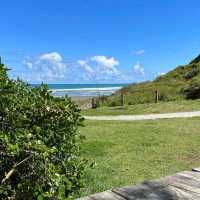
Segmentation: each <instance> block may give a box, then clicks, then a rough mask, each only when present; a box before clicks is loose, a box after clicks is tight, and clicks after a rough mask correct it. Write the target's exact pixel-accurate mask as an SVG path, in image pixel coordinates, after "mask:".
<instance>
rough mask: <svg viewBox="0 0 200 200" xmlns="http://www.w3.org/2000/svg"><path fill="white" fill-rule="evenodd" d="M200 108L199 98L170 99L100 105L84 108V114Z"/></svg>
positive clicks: (178, 110)
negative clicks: (145, 102) (96, 107)
mask: <svg viewBox="0 0 200 200" xmlns="http://www.w3.org/2000/svg"><path fill="white" fill-rule="evenodd" d="M197 110H200V101H199V100H184V101H170V102H160V103H147V104H136V105H126V106H124V107H120V106H116V107H100V108H98V109H87V110H83V111H82V114H83V115H88V116H89V115H95V116H98V115H131V114H133V115H134V114H151V113H168V112H169V113H170V112H184V111H197Z"/></svg>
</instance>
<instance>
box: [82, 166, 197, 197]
mask: <svg viewBox="0 0 200 200" xmlns="http://www.w3.org/2000/svg"><path fill="white" fill-rule="evenodd" d="M195 169H196V170H193V171H184V172H180V173H177V174H174V175H172V176H166V177H163V178H161V179H158V180H155V181H148V182H144V183H142V184H138V185H135V186H126V187H123V188H118V189H114V190H112V191H106V192H102V193H98V194H94V195H91V196H88V197H84V198H80V199H79V200H200V172H199V171H198V170H200V168H195Z"/></svg>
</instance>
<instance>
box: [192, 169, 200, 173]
mask: <svg viewBox="0 0 200 200" xmlns="http://www.w3.org/2000/svg"><path fill="white" fill-rule="evenodd" d="M192 171H195V172H200V168H193V169H192Z"/></svg>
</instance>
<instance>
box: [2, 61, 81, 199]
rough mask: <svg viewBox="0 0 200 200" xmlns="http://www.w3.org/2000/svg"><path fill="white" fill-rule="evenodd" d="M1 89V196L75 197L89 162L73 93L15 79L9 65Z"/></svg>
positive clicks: (33, 197) (22, 197)
mask: <svg viewBox="0 0 200 200" xmlns="http://www.w3.org/2000/svg"><path fill="white" fill-rule="evenodd" d="M0 89H1V94H0V181H1V185H0V199H16V200H21V199H26V200H29V199H30V200H32V199H38V200H42V199H45V200H46V199H71V198H73V197H74V196H75V195H76V194H77V193H78V192H79V189H80V188H81V187H82V179H81V177H82V173H83V169H84V164H85V161H84V160H82V159H81V158H80V153H79V140H80V139H79V138H80V136H79V134H78V132H77V128H78V126H79V125H81V122H82V117H81V115H80V112H79V109H78V108H77V107H76V105H74V104H73V103H72V102H71V100H70V98H68V97H65V98H59V99H58V98H54V97H52V96H51V94H50V92H49V91H48V88H47V86H45V85H41V86H40V87H36V88H32V87H30V86H28V85H27V84H26V83H24V82H22V81H20V80H16V81H14V80H10V79H9V78H8V77H7V74H6V68H5V66H4V65H3V64H0ZM3 91H4V92H3ZM6 91H7V92H6Z"/></svg>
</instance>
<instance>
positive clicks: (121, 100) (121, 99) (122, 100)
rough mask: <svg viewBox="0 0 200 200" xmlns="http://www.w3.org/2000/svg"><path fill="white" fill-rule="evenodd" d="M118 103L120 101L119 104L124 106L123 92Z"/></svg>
mask: <svg viewBox="0 0 200 200" xmlns="http://www.w3.org/2000/svg"><path fill="white" fill-rule="evenodd" d="M120 103H121V106H124V94H123V92H121V98H120Z"/></svg>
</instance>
